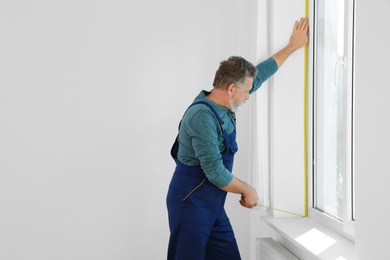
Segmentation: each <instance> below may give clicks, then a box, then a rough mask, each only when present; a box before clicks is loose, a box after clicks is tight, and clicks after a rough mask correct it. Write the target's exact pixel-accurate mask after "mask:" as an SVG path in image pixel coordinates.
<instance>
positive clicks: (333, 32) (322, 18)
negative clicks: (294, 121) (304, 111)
mask: <svg viewBox="0 0 390 260" xmlns="http://www.w3.org/2000/svg"><path fill="white" fill-rule="evenodd" d="M315 25H316V28H315V32H316V46H315V51H316V54H315V95H316V97H315V99H316V107H315V109H316V112H315V123H316V127H315V129H316V130H315V131H316V132H315V144H316V146H315V147H316V151H315V156H316V159H315V207H316V208H317V209H319V210H321V211H323V212H325V213H327V214H330V215H332V216H334V217H335V218H337V219H340V220H342V217H343V160H344V158H343V154H344V151H343V149H344V148H343V140H342V139H343V131H344V129H343V126H344V124H343V115H344V112H343V100H344V97H343V84H344V83H343V71H344V69H343V68H344V61H343V60H344V1H343V0H318V1H317V6H316V23H315Z"/></svg>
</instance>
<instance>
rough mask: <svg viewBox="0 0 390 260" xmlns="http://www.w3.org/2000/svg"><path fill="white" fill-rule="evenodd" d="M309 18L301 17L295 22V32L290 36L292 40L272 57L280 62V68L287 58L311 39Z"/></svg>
mask: <svg viewBox="0 0 390 260" xmlns="http://www.w3.org/2000/svg"><path fill="white" fill-rule="evenodd" d="M308 33H309V20H308V19H306V18H301V19H300V20H299V21H296V22H295V24H294V29H293V32H292V34H291V36H290V41H289V43H288V44H287V45H286V47H284V48H283V49H281V50H280V51H279V52H277V53H275V54H274V55H273V56H272V57H273V58H274V59H275V61H276V63H277V64H278V68H280V67H281V66H282V64H283V63H284V62H285V61H286V59H287V58H288V57H289V56H290V55H291V54H293V53H294V52H295V51H296V50H298V49H300V48H302V47H303V46H305V45H306V44H307V43H308V40H309V35H308Z"/></svg>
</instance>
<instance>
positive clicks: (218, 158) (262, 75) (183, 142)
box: [177, 57, 278, 188]
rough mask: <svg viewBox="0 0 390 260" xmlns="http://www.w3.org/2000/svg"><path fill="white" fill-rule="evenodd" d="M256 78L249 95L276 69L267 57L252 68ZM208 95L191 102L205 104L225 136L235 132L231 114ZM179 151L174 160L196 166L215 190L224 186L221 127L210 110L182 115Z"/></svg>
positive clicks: (196, 108)
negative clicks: (224, 132)
mask: <svg viewBox="0 0 390 260" xmlns="http://www.w3.org/2000/svg"><path fill="white" fill-rule="evenodd" d="M256 69H257V75H256V77H255V78H254V79H253V86H252V89H251V90H250V92H249V93H250V94H252V93H253V92H255V91H256V90H258V89H259V88H260V86H261V85H262V84H263V83H264V81H266V80H267V79H268V78H269V77H271V76H272V75H273V74H274V73H275V72H276V71H277V70H278V65H277V64H276V62H275V60H274V59H273V58H272V57H271V58H269V59H267V60H265V61H263V62H262V63H260V64H258V65H257V66H256ZM208 94H209V92H207V91H202V92H200V94H199V95H198V96H197V97H196V98H195V100H194V102H197V101H205V102H207V103H209V104H210V105H211V106H212V107H213V108H214V109H215V110H216V111H217V113H218V115H219V116H220V118H221V119H222V120H223V122H224V123H223V127H224V129H225V130H226V132H227V133H228V134H231V133H232V132H233V131H234V130H235V125H234V119H235V117H236V115H235V113H234V112H232V111H230V110H229V109H228V108H227V107H225V106H221V105H218V104H217V103H215V102H213V101H211V100H209V99H208V98H207V95H208ZM178 141H179V150H178V154H177V158H178V160H179V161H180V162H181V163H184V164H185V165H187V166H200V167H201V168H202V170H203V171H204V173H205V174H206V177H207V178H208V180H209V181H210V182H211V183H213V184H214V185H216V186H217V187H218V188H223V187H225V186H226V185H228V184H229V183H230V182H231V181H232V179H233V174H232V173H231V172H230V171H229V170H228V169H226V168H225V166H224V165H223V161H222V154H221V153H222V152H223V151H224V150H225V148H226V144H225V142H224V139H223V133H222V130H221V126H220V124H219V122H218V120H217V118H216V117H215V115H214V114H213V112H211V110H210V108H208V107H207V106H206V105H202V104H200V105H195V106H192V107H190V108H189V109H188V110H187V112H186V113H185V115H184V117H183V119H182V121H181V125H180V130H179V138H178Z"/></svg>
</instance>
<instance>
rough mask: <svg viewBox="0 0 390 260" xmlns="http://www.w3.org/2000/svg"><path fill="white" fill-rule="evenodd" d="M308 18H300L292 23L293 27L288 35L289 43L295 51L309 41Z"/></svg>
mask: <svg viewBox="0 0 390 260" xmlns="http://www.w3.org/2000/svg"><path fill="white" fill-rule="evenodd" d="M308 33H309V20H308V19H307V18H301V19H300V20H299V21H296V22H295V24H294V29H293V32H292V34H291V37H290V42H289V45H290V46H291V48H292V49H293V50H294V51H295V50H298V49H300V48H302V47H303V46H305V45H306V44H307V43H308V41H309V35H308Z"/></svg>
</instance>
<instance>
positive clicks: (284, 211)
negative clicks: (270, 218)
mask: <svg viewBox="0 0 390 260" xmlns="http://www.w3.org/2000/svg"><path fill="white" fill-rule="evenodd" d="M257 206H259V207H262V208H267V209H272V210H276V211H280V212H283V213H287V214H292V215H295V216H299V217H305V216H304V215H300V214H297V213H293V212H290V211H286V210H282V209H277V208H272V207H268V206H264V205H261V204H259V203H257Z"/></svg>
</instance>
